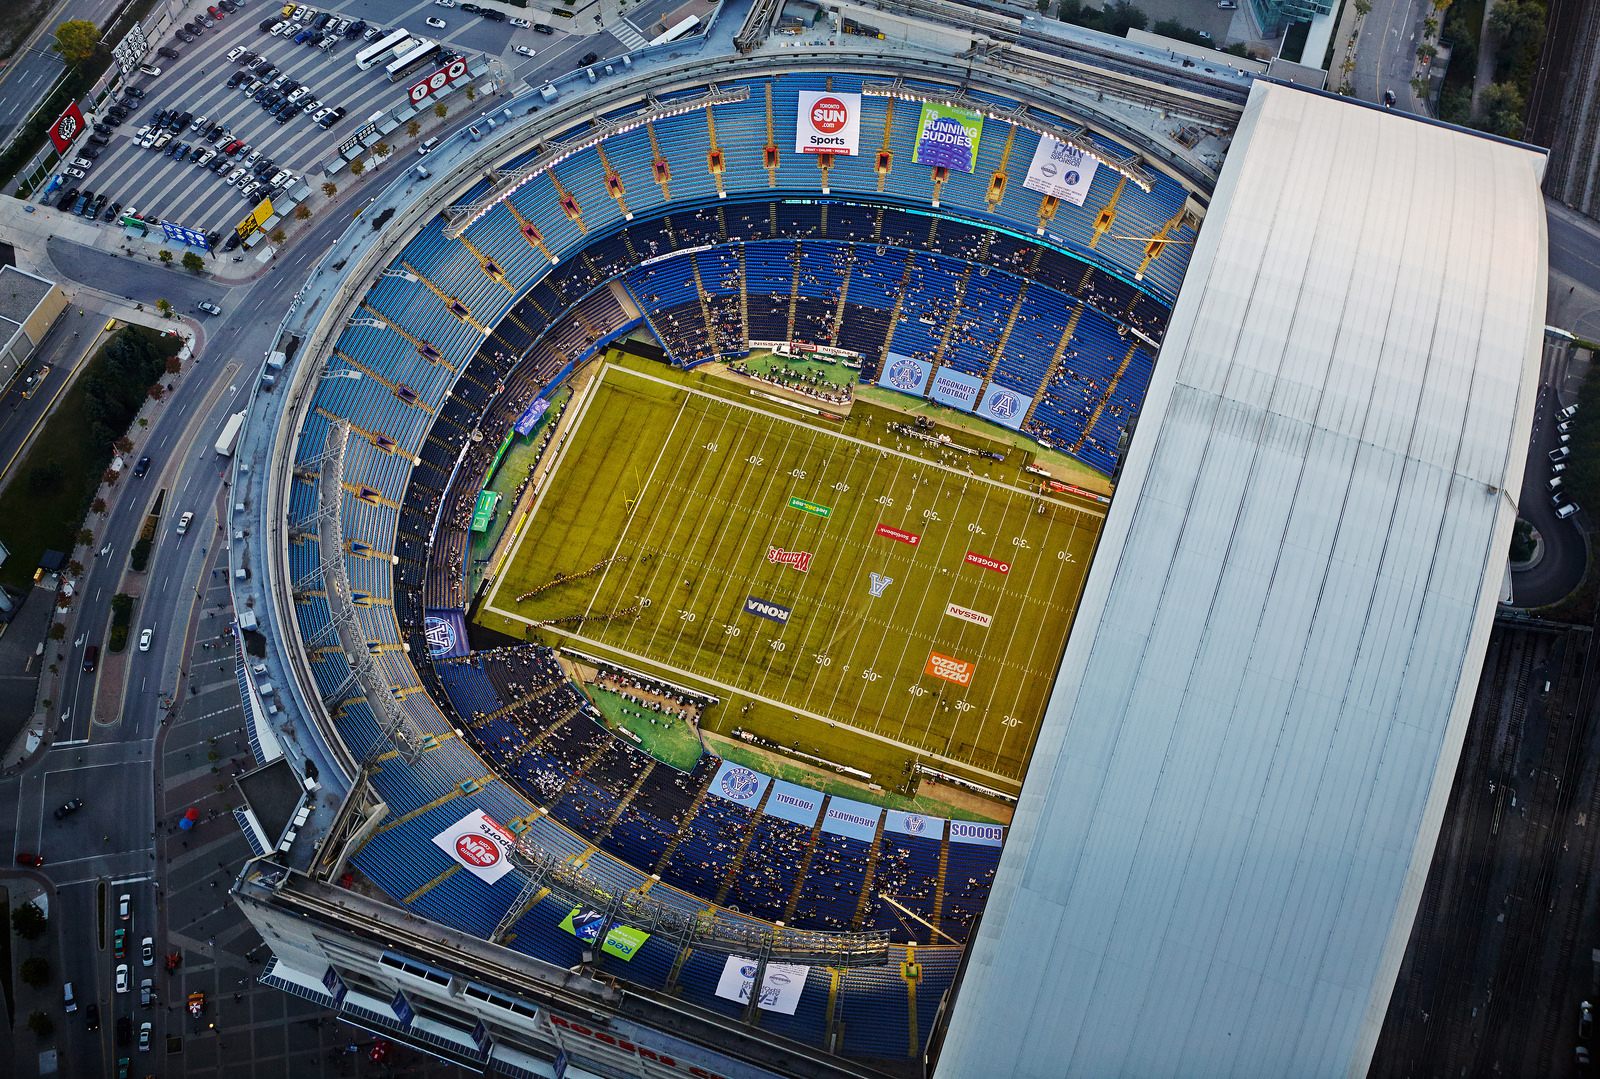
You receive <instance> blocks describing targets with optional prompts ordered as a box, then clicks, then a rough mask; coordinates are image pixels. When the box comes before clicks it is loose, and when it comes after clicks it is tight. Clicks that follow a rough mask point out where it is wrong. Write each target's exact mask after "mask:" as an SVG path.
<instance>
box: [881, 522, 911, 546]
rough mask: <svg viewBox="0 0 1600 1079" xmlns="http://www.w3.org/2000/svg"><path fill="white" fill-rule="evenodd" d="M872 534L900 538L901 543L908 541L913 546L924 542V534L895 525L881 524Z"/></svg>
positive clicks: (894, 538) (893, 538)
mask: <svg viewBox="0 0 1600 1079" xmlns="http://www.w3.org/2000/svg"><path fill="white" fill-rule="evenodd" d="M872 534H873V535H875V536H883V537H885V538H887V539H892V540H899V541H900V542H901V543H907V544H910V545H911V546H913V547H915V546H916V545H917V544H919V543H921V542H922V536H921V535H920V534H919V533H916V532H907V531H906V530H905V529H903V528H895V527H894V526H893V525H886V524H879V525H878V527H877V528H876V529H874V530H873V533H872Z"/></svg>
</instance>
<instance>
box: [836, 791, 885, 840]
mask: <svg viewBox="0 0 1600 1079" xmlns="http://www.w3.org/2000/svg"><path fill="white" fill-rule="evenodd" d="M882 817H883V810H882V809H879V808H878V807H877V806H875V805H868V804H867V803H866V802H857V801H855V800H854V799H851V798H841V797H839V796H838V795H837V794H836V795H834V796H833V797H832V798H829V799H828V811H827V812H826V813H824V814H823V815H822V830H823V831H824V832H828V833H830V834H832V835H842V836H848V837H850V838H851V839H859V840H861V842H863V843H871V842H872V841H873V839H874V838H876V837H877V834H878V821H879V820H880V819H882Z"/></svg>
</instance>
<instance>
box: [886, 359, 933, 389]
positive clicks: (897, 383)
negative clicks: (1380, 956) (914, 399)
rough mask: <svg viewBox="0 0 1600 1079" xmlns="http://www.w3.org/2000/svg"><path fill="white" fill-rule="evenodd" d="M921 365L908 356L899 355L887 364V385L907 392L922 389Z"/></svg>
mask: <svg viewBox="0 0 1600 1079" xmlns="http://www.w3.org/2000/svg"><path fill="white" fill-rule="evenodd" d="M923 377H924V376H923V373H922V365H921V364H919V363H918V362H917V361H916V360H913V359H911V358H910V357H908V356H901V357H899V358H898V359H896V360H895V361H894V362H893V363H891V364H890V365H889V385H891V386H893V387H894V388H895V389H897V390H904V391H905V392H907V393H916V392H917V391H918V390H920V389H922V381H923Z"/></svg>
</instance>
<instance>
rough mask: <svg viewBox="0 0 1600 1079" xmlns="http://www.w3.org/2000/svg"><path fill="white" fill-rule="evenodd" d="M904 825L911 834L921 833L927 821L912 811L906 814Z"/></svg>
mask: <svg viewBox="0 0 1600 1079" xmlns="http://www.w3.org/2000/svg"><path fill="white" fill-rule="evenodd" d="M905 825H906V831H908V832H910V833H911V834H912V835H921V834H922V833H923V832H924V831H926V830H927V828H928V822H927V821H926V820H924V819H923V818H921V817H919V816H917V815H916V814H914V813H907V814H906V818H905Z"/></svg>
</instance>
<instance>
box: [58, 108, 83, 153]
mask: <svg viewBox="0 0 1600 1079" xmlns="http://www.w3.org/2000/svg"><path fill="white" fill-rule="evenodd" d="M86 126H88V125H86V124H85V123H84V122H83V110H82V109H80V108H78V103H77V102H76V101H74V102H72V103H70V104H69V105H68V106H67V107H66V109H65V110H63V111H62V113H61V115H60V116H58V117H56V122H55V123H53V124H51V125H50V144H51V145H52V146H54V147H55V148H56V153H58V154H64V153H66V152H67V150H68V149H69V148H70V147H71V146H72V140H73V139H75V138H77V137H78V136H79V135H81V134H83V129H84V128H85V127H86Z"/></svg>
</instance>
